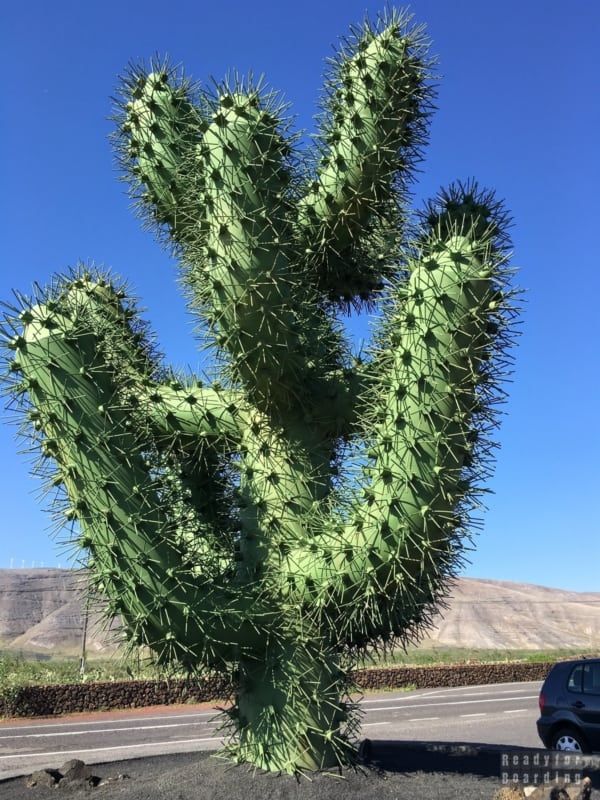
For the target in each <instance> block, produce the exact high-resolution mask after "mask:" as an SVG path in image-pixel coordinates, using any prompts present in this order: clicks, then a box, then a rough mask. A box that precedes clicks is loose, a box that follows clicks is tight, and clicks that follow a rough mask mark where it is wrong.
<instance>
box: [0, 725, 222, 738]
mask: <svg viewBox="0 0 600 800" xmlns="http://www.w3.org/2000/svg"><path fill="white" fill-rule="evenodd" d="M207 724H208V725H210V722H208V723H206V722H170V723H167V724H165V725H136V726H135V727H134V728H95V729H94V730H93V731H58V732H53V733H11V734H9V735H8V736H2V735H0V741H2V740H3V739H36V738H37V739H39V738H42V737H44V736H91V735H92V734H96V733H120V732H121V731H152V730H156V729H157V728H185V727H189V726H190V725H207Z"/></svg>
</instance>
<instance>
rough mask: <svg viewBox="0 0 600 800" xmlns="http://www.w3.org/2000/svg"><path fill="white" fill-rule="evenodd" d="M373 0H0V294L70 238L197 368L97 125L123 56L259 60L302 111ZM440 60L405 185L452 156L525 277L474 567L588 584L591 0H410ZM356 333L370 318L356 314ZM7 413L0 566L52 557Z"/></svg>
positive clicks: (595, 108) (203, 66) (598, 124)
mask: <svg viewBox="0 0 600 800" xmlns="http://www.w3.org/2000/svg"><path fill="white" fill-rule="evenodd" d="M380 8H381V5H380V3H379V2H365V0H344V1H343V2H342V1H341V0H330V1H329V2H323V0H303V2H301V3H288V2H285V0H284V2H274V0H252V2H247V1H246V0H244V1H242V0H229V2H227V3H203V2H201V1H200V2H199V1H198V0H195V1H194V2H190V1H189V0H172V2H170V3H164V2H156V0H143V2H142V1H141V0H127V2H116V0H103V2H98V1H96V2H66V1H65V0H54V2H52V3H48V2H45V0H43V1H42V0H32V1H31V2H27V3H9V4H6V5H5V7H4V11H3V15H2V16H3V24H2V32H1V33H0V38H1V41H0V45H1V46H0V60H1V61H2V76H3V80H2V83H3V98H2V101H1V102H2V110H1V113H2V126H1V129H2V133H1V134H0V138H1V141H2V147H1V171H2V175H1V185H2V200H1V201H0V202H1V203H2V204H3V208H2V213H1V219H2V223H3V234H2V237H1V239H0V248H1V251H2V253H1V259H2V260H1V263H2V267H1V274H0V298H3V299H9V298H10V294H11V290H12V289H13V288H16V289H20V290H21V291H24V292H28V291H29V290H30V287H31V284H32V283H33V282H34V281H38V282H40V283H42V284H44V283H46V282H47V281H48V280H49V279H50V276H51V275H52V273H53V272H55V271H57V270H61V269H64V268H65V267H66V266H68V265H72V264H74V263H75V262H76V261H77V260H78V259H84V260H86V259H94V260H95V261H96V262H97V263H99V264H103V265H106V266H110V267H111V268H112V269H113V270H114V271H115V272H116V273H118V274H120V275H122V276H124V277H126V278H128V279H129V281H130V282H131V284H132V286H133V287H134V289H135V292H136V293H137V295H138V296H139V297H141V298H142V300H143V305H144V306H145V307H146V309H147V317H148V318H149V319H150V321H151V323H152V326H153V327H154V329H155V331H156V332H157V333H158V336H159V340H160V343H161V346H162V349H163V351H164V353H165V354H166V357H167V359H168V360H169V361H171V362H172V363H175V364H178V365H181V366H184V365H190V366H192V367H193V368H196V367H197V366H198V365H199V356H198V351H197V350H196V348H195V344H194V340H193V338H192V335H191V326H192V323H191V320H190V318H189V316H188V315H187V314H186V311H185V308H184V303H183V300H182V298H181V297H180V295H179V294H178V291H177V287H176V282H175V276H176V271H175V267H174V264H173V263H172V262H171V261H170V259H169V257H168V255H167V254H166V253H165V252H164V251H162V250H161V248H160V247H159V246H158V245H157V244H156V243H155V242H154V241H153V239H152V236H151V235H150V234H148V233H144V232H143V231H142V230H141V228H140V225H139V223H138V221H137V220H136V219H135V218H134V216H133V215H132V214H131V213H130V210H129V208H128V206H129V201H128V199H127V198H126V196H125V194H124V187H123V185H122V184H120V183H119V182H117V180H116V168H115V167H114V164H113V160H112V154H111V150H110V147H109V144H108V141H107V136H108V133H109V132H110V130H111V123H110V122H109V121H108V120H107V117H108V115H109V113H110V100H109V97H110V95H111V94H114V91H115V86H116V76H117V75H118V74H119V73H121V72H122V71H123V69H124V67H125V65H126V64H127V63H128V62H129V61H130V60H134V61H137V60H139V59H142V58H148V57H150V56H151V55H152V54H154V53H156V52H159V53H161V54H164V53H168V54H169V55H170V56H171V58H172V59H173V60H175V61H176V62H183V63H184V64H185V67H186V71H187V73H188V74H190V75H192V76H194V77H195V78H200V79H203V80H204V79H205V78H207V77H208V76H209V75H212V76H214V77H216V78H221V77H223V76H224V74H225V73H226V71H227V70H228V68H231V67H235V68H237V69H238V70H239V71H241V72H242V73H244V72H247V71H248V70H250V69H252V70H253V71H254V73H255V74H260V73H265V75H266V77H267V79H268V81H269V83H270V84H271V85H272V86H273V87H274V88H277V89H281V90H283V92H284V94H285V96H286V98H287V99H288V100H289V101H291V103H292V104H293V113H294V114H295V115H296V124H297V127H298V128H301V129H309V130H310V129H311V128H312V117H313V115H314V113H315V111H316V101H317V98H318V95H319V91H320V86H321V75H322V70H323V60H324V58H325V57H326V56H327V55H330V54H331V48H332V45H333V44H334V43H335V42H336V41H337V39H338V36H339V35H341V34H344V33H345V32H346V31H347V29H348V26H349V25H350V24H351V23H353V22H358V21H360V20H362V19H363V17H364V14H365V11H367V12H368V13H369V14H370V15H375V14H376V13H377V11H378V10H379V9H380ZM411 8H412V10H413V12H414V14H415V17H416V20H417V21H419V22H425V23H426V24H427V26H428V31H429V34H430V36H431V37H432V39H433V43H434V44H433V52H434V53H436V54H437V55H438V57H439V71H440V73H441V74H442V75H443V81H442V83H441V87H440V90H439V98H438V106H439V111H438V113H437V114H436V116H435V119H434V122H433V126H432V130H431V138H430V144H429V146H428V148H427V158H426V161H425V162H424V164H423V166H422V169H423V174H422V175H421V177H420V181H419V182H418V184H417V185H416V187H415V204H416V205H418V204H419V203H420V202H422V200H423V199H424V198H426V197H428V196H430V195H432V194H434V193H435V192H436V190H437V189H438V187H439V186H440V185H442V184H446V183H448V182H450V181H452V180H454V179H456V178H468V177H471V176H475V177H477V178H478V179H479V181H480V182H481V183H482V184H485V185H487V186H492V187H495V188H496V189H497V191H498V193H499V195H500V196H502V197H504V198H506V202H507V205H508V207H509V208H510V210H511V211H512V214H513V216H514V220H515V225H514V230H513V238H514V245H515V257H514V261H515V263H516V264H517V265H519V266H520V268H521V272H520V275H519V282H520V284H521V285H522V286H523V287H525V288H526V289H527V305H526V309H525V313H524V315H523V334H522V337H521V340H520V345H519V348H518V351H517V354H516V355H517V362H516V369H515V374H514V385H513V386H512V387H510V401H509V403H508V404H507V406H506V407H505V411H506V415H507V416H506V417H505V419H504V421H503V425H502V429H501V431H500V441H501V444H502V448H501V450H500V452H499V455H498V463H497V470H496V475H495V478H494V479H493V481H492V484H491V486H492V488H493V489H494V491H495V495H494V496H493V497H492V498H491V499H490V502H489V511H488V513H487V514H486V515H485V519H484V522H485V524H484V528H483V531H482V532H481V534H480V535H479V536H478V537H477V539H476V544H477V549H476V551H475V552H474V553H473V554H472V555H471V561H472V565H471V566H470V567H469V568H468V569H467V572H466V574H468V575H472V576H477V577H487V578H497V579H505V580H516V581H526V582H531V583H539V584H544V585H548V586H557V587H563V588H571V589H585V590H592V591H593V590H600V537H599V533H600V525H599V521H598V520H599V513H598V498H599V497H600V485H599V462H600V437H599V433H598V431H599V420H598V413H599V405H600V404H599V402H598V401H599V396H600V391H599V390H600V379H599V377H598V373H599V370H598V367H599V358H598V339H599V336H598V333H599V323H600V312H599V308H600V278H599V263H598V253H599V248H598V234H599V231H600V220H599V213H598V212H599V210H600V208H599V202H598V197H599V187H600V169H599V163H600V162H599V158H598V145H597V142H598V132H599V130H600V104H599V95H598V85H599V79H600V57H599V50H598V42H599V41H600V6H598V4H596V3H593V2H590V0H571V2H569V3H566V4H565V3H564V2H558V1H557V0H545V1H544V0H525V1H524V0H518V1H517V0H501V1H500V0H495V1H491V0H490V1H487V2H483V1H482V0H455V2H452V3H449V2H445V0H415V2H414V3H412V5H411ZM353 330H354V332H355V335H356V336H358V337H361V336H363V337H365V336H367V326H366V323H365V321H364V320H362V319H360V320H357V321H354V322H353ZM14 435H15V431H14V429H13V427H11V426H9V425H8V424H7V423H6V422H3V423H2V425H1V426H0V453H1V456H2V475H3V477H2V480H1V481H0V492H1V498H0V508H2V510H3V513H2V523H1V528H0V567H8V566H9V565H10V560H11V558H13V559H15V561H14V564H15V566H17V565H18V566H20V565H21V562H22V560H25V562H26V564H27V565H28V566H30V565H31V563H32V561H34V560H35V562H36V565H39V564H40V563H41V562H42V561H44V562H45V564H46V565H54V564H57V563H58V562H59V561H62V563H63V564H64V563H65V558H64V556H61V550H60V548H59V547H58V546H57V545H56V544H54V543H53V542H52V540H51V539H50V538H49V537H48V533H47V531H48V527H49V525H50V519H49V517H48V516H47V515H46V514H45V513H43V512H42V510H41V506H40V504H39V502H38V486H37V484H36V482H35V481H34V480H33V479H32V478H30V477H29V476H28V470H27V465H26V459H25V458H24V457H23V456H17V454H16V447H15V440H14Z"/></svg>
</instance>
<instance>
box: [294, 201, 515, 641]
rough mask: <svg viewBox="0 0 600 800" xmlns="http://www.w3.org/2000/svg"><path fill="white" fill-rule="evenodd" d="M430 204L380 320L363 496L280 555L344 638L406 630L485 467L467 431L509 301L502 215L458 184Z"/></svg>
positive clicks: (482, 412) (450, 549) (476, 423)
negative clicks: (306, 542) (414, 250)
mask: <svg viewBox="0 0 600 800" xmlns="http://www.w3.org/2000/svg"><path fill="white" fill-rule="evenodd" d="M432 217H433V219H434V222H433V223H432V224H431V225H430V228H429V231H428V233H427V235H426V238H425V241H424V243H422V244H421V245H420V253H419V254H418V255H417V256H415V257H414V258H413V260H412V262H411V264H410V271H411V274H410V280H409V283H408V290H407V291H406V289H405V288H404V287H402V292H401V300H400V302H398V303H397V304H396V306H395V308H394V309H393V310H392V311H391V312H390V314H389V317H388V320H387V323H386V326H385V327H386V330H387V331H388V333H389V335H390V338H391V339H392V343H393V345H394V347H393V349H392V350H391V351H389V352H388V353H387V355H386V359H387V363H388V367H387V370H386V373H385V374H384V375H383V376H382V377H381V379H380V384H379V385H380V389H379V394H380V404H381V405H380V408H379V409H378V412H377V414H376V416H375V417H374V418H373V419H372V424H373V425H374V426H375V435H374V446H373V448H372V450H371V452H370V456H371V464H370V465H369V466H368V467H367V468H366V469H365V489H364V500H363V501H362V502H358V501H356V502H355V503H354V505H353V508H352V513H351V519H350V521H349V524H348V525H347V526H346V527H345V528H344V529H340V527H339V524H338V525H337V526H334V527H332V528H331V530H330V531H329V532H327V531H325V532H324V533H323V534H321V535H320V536H317V537H315V538H313V539H312V540H311V546H312V549H311V550H310V551H309V550H308V549H305V550H304V552H303V551H302V548H298V549H297V550H295V551H294V552H293V553H292V554H291V555H290V558H289V561H288V564H289V576H290V578H294V580H292V581H289V583H291V584H292V585H294V582H295V584H296V588H297V589H299V590H300V591H301V592H302V591H304V592H308V594H309V595H312V597H313V600H315V601H316V602H317V605H319V604H320V605H324V604H326V605H327V606H328V607H329V610H328V612H327V613H328V614H329V615H330V618H331V620H332V624H334V625H335V629H336V630H337V631H339V632H340V635H341V638H342V639H343V640H345V641H346V642H347V643H352V644H357V643H361V642H367V641H369V640H372V639H374V638H376V637H377V636H381V637H384V638H389V637H392V636H395V635H399V634H400V635H405V636H406V635H407V632H410V631H411V630H412V629H414V626H415V624H416V623H418V622H419V621H422V618H423V616H424V615H425V614H426V613H427V610H428V609H429V608H431V603H432V602H433V601H434V600H435V599H437V597H438V594H439V591H440V587H441V585H442V584H443V582H444V581H447V579H448V576H449V575H451V574H452V570H453V568H454V567H455V565H456V562H457V557H458V553H459V552H460V538H461V531H463V529H464V525H465V523H466V521H467V516H468V513H467V512H468V507H469V503H470V502H472V501H473V497H474V496H475V495H476V492H477V490H476V487H474V486H473V483H474V482H475V481H476V480H477V478H479V477H480V476H481V474H482V472H483V473H484V474H485V469H482V468H480V467H478V464H477V461H476V459H474V455H476V453H477V447H476V445H475V444H474V443H475V442H477V441H478V439H479V438H480V437H481V435H482V432H484V431H485V428H486V418H487V425H488V426H489V414H490V404H491V403H493V401H494V395H495V394H497V393H495V392H494V378H495V374H494V363H493V360H490V354H491V353H493V351H494V348H496V350H499V349H501V348H502V345H503V338H502V336H498V334H497V331H498V330H501V329H502V328H503V327H505V321H504V318H505V317H506V316H507V314H509V312H508V311H507V308H506V305H505V301H500V300H499V298H501V297H502V295H501V294H500V292H499V287H500V286H501V285H502V282H503V279H502V261H503V258H502V252H501V249H502V248H501V243H502V242H503V240H504V231H503V227H504V225H505V223H504V221H503V219H502V216H501V214H500V213H499V212H498V211H497V209H496V207H495V206H494V204H493V203H492V201H491V199H490V198H489V197H488V196H486V195H484V196H483V197H481V196H480V197H479V198H475V199H474V198H473V196H472V193H470V192H466V194H463V193H462V192H461V191H460V190H457V189H453V190H451V192H450V193H449V194H448V195H447V196H445V197H444V199H443V201H442V206H441V208H438V209H436V211H435V213H434V214H433V215H432ZM503 303H504V305H503ZM463 535H464V534H463ZM315 548H316V549H318V550H319V551H320V552H321V554H322V555H321V557H320V558H318V557H317V558H315V557H314V550H315ZM294 576H295V577H294ZM307 577H308V578H309V581H308V583H307V582H306V578H307Z"/></svg>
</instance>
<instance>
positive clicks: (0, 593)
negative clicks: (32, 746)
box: [0, 569, 600, 656]
mask: <svg viewBox="0 0 600 800" xmlns="http://www.w3.org/2000/svg"><path fill="white" fill-rule="evenodd" d="M83 581H85V573H84V572H83V571H74V570H65V569H0V648H1V649H5V650H13V651H22V652H25V653H31V654H33V653H37V654H47V655H76V654H78V653H79V652H80V649H81V636H82V630H83V619H84V603H83V599H82V588H83V584H82V582H83ZM117 629H118V623H116V622H115V623H114V624H113V625H112V628H111V631H109V632H108V633H107V632H106V631H104V630H103V629H102V626H101V625H100V624H99V615H98V613H97V612H95V611H92V613H91V614H90V618H89V624H88V634H87V651H88V655H96V656H100V655H107V656H108V655H110V654H111V653H112V652H113V651H114V647H115V646H114V634H115V633H116V631H117ZM111 639H112V643H111ZM422 646H423V647H465V648H486V649H506V650H523V649H531V650H542V649H544V650H546V649H563V648H587V649H590V650H598V649H600V592H569V591H564V590H562V589H551V588H547V587H544V586H535V585H532V584H525V583H512V582H510V581H493V580H481V579H476V578H459V579H458V580H457V581H456V584H455V586H454V588H453V590H452V593H451V597H450V599H449V601H448V608H447V609H446V610H444V611H442V612H441V614H440V615H439V616H438V617H437V618H436V620H435V626H434V628H433V629H432V630H431V631H430V632H429V634H428V635H427V636H426V637H425V638H424V640H423V642H422Z"/></svg>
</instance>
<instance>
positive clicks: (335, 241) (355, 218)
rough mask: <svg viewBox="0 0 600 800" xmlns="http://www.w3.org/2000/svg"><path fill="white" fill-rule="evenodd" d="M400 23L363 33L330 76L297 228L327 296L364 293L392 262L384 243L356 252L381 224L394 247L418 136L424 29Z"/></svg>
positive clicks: (425, 92)
mask: <svg viewBox="0 0 600 800" xmlns="http://www.w3.org/2000/svg"><path fill="white" fill-rule="evenodd" d="M406 22H407V20H406V18H403V17H402V16H397V15H394V17H393V18H392V19H391V21H389V23H387V24H385V26H384V27H383V29H382V30H381V31H380V32H377V31H372V30H371V29H369V28H367V29H366V30H365V31H363V32H362V33H361V35H360V36H359V38H358V41H357V43H356V46H355V47H354V48H353V49H354V51H355V52H353V53H352V54H351V55H350V56H349V57H347V58H344V57H342V58H341V59H340V62H339V64H338V65H337V72H336V74H335V75H334V77H333V79H332V82H331V83H332V86H331V92H330V94H331V96H330V98H329V101H328V108H327V114H326V120H325V124H324V128H323V130H322V132H321V133H320V139H321V140H322V141H323V142H324V144H323V146H322V158H321V161H320V166H319V167H318V171H317V175H316V179H315V180H314V181H313V182H312V184H311V187H310V189H309V190H308V191H307V192H306V194H305V196H304V197H303V198H302V199H301V201H300V203H299V207H298V216H297V227H296V234H297V237H298V240H299V242H300V243H301V246H302V248H303V249H304V250H305V252H306V254H307V258H308V260H309V262H310V263H312V265H313V267H314V269H315V271H316V280H317V282H318V284H319V288H320V289H321V291H323V292H325V293H326V294H327V295H328V296H329V297H330V298H331V299H340V298H341V299H343V300H345V301H348V300H350V299H351V297H352V296H354V295H357V294H358V295H360V296H361V297H363V298H365V299H366V298H368V297H369V295H370V293H371V292H372V291H373V290H374V289H376V288H378V287H379V285H380V282H381V278H382V275H385V269H386V260H387V259H389V258H390V256H392V257H393V259H394V260H395V252H392V251H390V249H389V245H385V244H384V243H380V244H379V245H378V247H377V248H376V249H377V252H375V253H372V254H371V257H365V255H366V253H364V252H363V255H362V257H361V256H360V255H359V252H360V246H361V243H360V241H359V240H361V239H364V238H365V235H366V232H367V231H368V230H369V226H374V227H372V232H373V233H374V234H375V237H376V238H377V232H378V229H380V232H383V233H384V234H385V231H386V230H387V232H388V233H390V234H391V233H393V231H394V229H395V231H396V232H395V235H393V236H392V238H391V241H390V245H391V246H392V248H393V247H395V245H396V244H397V229H398V223H399V219H398V217H397V213H398V209H397V199H398V197H399V195H398V192H399V191H400V193H401V191H402V189H403V187H404V186H405V185H406V183H407V181H408V179H409V177H410V171H411V165H412V164H413V163H414V161H415V159H416V156H417V150H418V146H419V144H420V143H421V141H422V139H423V129H424V123H425V120H426V117H427V110H426V105H427V102H428V97H429V94H430V90H429V89H428V88H427V87H426V84H425V82H426V79H427V72H428V67H427V64H426V63H425V62H424V59H423V55H422V51H423V42H422V40H421V35H420V33H419V31H409V30H407V25H406ZM367 238H368V237H367ZM380 238H381V237H380ZM382 246H383V248H384V250H383V251H381V249H380V248H381V247H382ZM357 247H358V251H356V248H357ZM357 255H358V258H357V257H356V256H357ZM389 268H390V267H389V266H388V267H387V269H388V270H389Z"/></svg>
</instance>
